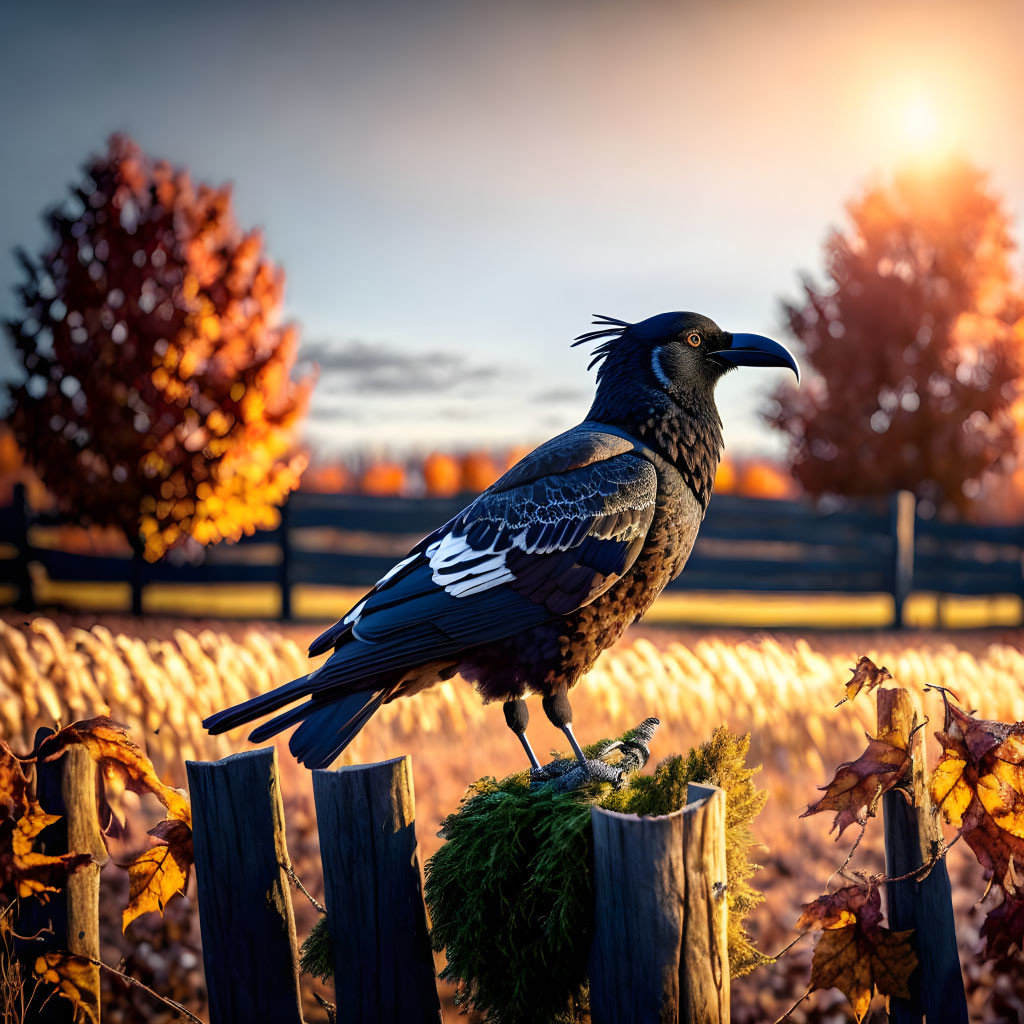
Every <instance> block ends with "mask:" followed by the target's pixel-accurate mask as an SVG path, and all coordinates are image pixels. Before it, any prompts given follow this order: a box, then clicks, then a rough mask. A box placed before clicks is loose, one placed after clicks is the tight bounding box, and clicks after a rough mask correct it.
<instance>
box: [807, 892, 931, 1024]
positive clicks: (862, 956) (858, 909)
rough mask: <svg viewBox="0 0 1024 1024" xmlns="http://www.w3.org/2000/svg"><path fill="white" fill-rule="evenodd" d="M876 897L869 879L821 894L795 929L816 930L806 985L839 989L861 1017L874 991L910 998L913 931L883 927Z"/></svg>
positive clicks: (878, 896) (861, 1017)
mask: <svg viewBox="0 0 1024 1024" xmlns="http://www.w3.org/2000/svg"><path fill="white" fill-rule="evenodd" d="M881 921H882V909H881V897H880V894H879V891H878V886H877V885H876V884H874V883H872V882H869V883H866V884H864V885H851V886H847V887H846V888H845V889H840V890H838V892H834V893H828V894H826V895H824V896H820V897H819V898H818V899H816V900H814V901H813V902H812V903H808V904H807V905H806V906H805V907H804V912H803V914H801V916H800V919H799V921H798V922H797V927H798V928H800V929H802V930H804V931H812V930H819V929H820V930H821V936H820V937H819V939H818V941H817V943H816V944H815V946H814V955H813V958H812V960H811V984H810V989H811V990H812V991H813V990H814V989H819V988H838V989H839V990H840V991H841V992H842V993H843V994H844V995H845V996H846V997H847V999H849V1000H850V1005H851V1006H852V1007H853V1012H854V1015H855V1017H856V1019H857V1021H861V1020H863V1019H864V1016H865V1015H866V1014H867V1011H868V1007H869V1005H870V1004H871V997H872V996H873V995H874V992H875V990H876V989H877V990H878V991H879V992H881V993H882V994H883V995H890V996H903V997H907V996H909V994H910V992H909V990H908V988H907V981H908V979H909V977H910V975H911V973H912V972H913V970H914V968H915V967H916V966H917V955H916V954H915V953H914V949H913V946H912V945H911V942H910V936H911V935H912V934H913V932H912V931H901V932H894V931H890V929H888V928H886V927H884V926H883V925H882V923H881Z"/></svg>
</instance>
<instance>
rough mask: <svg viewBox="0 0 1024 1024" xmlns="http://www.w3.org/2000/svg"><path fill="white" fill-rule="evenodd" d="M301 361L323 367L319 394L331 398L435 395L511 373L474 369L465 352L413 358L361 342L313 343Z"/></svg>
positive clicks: (480, 365) (305, 347) (400, 351)
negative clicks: (335, 395)
mask: <svg viewBox="0 0 1024 1024" xmlns="http://www.w3.org/2000/svg"><path fill="white" fill-rule="evenodd" d="M300 358H301V359H302V360H303V361H308V362H314V363H317V364H318V365H319V367H320V374H321V376H320V384H319V386H318V390H320V389H322V390H323V391H326V392H328V393H357V394H361V395H369V394H373V395H382V394H393V395H412V394H435V395H436V394H442V393H451V392H455V391H458V390H460V389H463V388H465V387H467V386H471V385H477V384H485V383H488V382H490V381H493V380H496V379H497V378H499V377H501V376H503V375H504V374H505V373H506V372H507V370H506V368H505V367H502V366H499V365H497V364H494V363H475V362H473V361H472V360H471V359H469V358H468V357H467V356H465V355H463V354H462V353H461V352H443V351H433V352H410V351H405V350H403V349H400V348H398V347H396V346H394V345H389V344H386V343H381V344H371V343H369V342H366V341H359V340H349V341H329V340H325V339H323V340H313V341H309V342H306V343H305V344H304V345H303V346H302V349H301V352H300Z"/></svg>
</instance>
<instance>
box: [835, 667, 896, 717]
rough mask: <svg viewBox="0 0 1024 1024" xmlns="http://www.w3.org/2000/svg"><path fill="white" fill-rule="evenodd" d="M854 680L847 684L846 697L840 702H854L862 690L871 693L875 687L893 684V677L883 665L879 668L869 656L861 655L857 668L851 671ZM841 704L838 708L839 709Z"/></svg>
mask: <svg viewBox="0 0 1024 1024" xmlns="http://www.w3.org/2000/svg"><path fill="white" fill-rule="evenodd" d="M850 671H851V672H852V673H853V678H852V679H851V680H850V681H849V682H848V683H847V684H846V696H845V697H844V698H843V700H841V701H840V702H839V704H842V703H844V702H845V701H848V700H853V698H854V697H856V696H857V694H858V693H860V691H861V690H866V692H867V693H870V692H871V691H872V690H873V689H875V687H877V686H882V685H883V684H884V683H888V682H892V675H891V673H890V672H889V670H888V669H887V668H886V667H885V666H884V665H883V666H882V667H881V668H879V667H878V666H877V665H876V664H875V663H874V662H873V661H872V660H871V659H870V658H869V657H868V656H867V655H861V657H860V658H859V659H858V661H857V665H856V667H855V668H852V669H850ZM839 704H837V705H836V707H839Z"/></svg>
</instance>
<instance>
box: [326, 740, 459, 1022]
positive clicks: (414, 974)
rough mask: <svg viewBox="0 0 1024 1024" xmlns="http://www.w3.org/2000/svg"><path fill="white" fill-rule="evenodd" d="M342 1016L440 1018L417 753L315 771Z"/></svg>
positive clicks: (373, 1019)
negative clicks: (415, 777)
mask: <svg viewBox="0 0 1024 1024" xmlns="http://www.w3.org/2000/svg"><path fill="white" fill-rule="evenodd" d="M313 797H314V800H315V801H316V818H317V828H318V829H319V832H320V858H321V861H322V862H323V871H324V901H325V903H326V904H327V922H328V927H329V928H330V932H331V945H332V948H333V954H334V991H335V1002H336V1004H337V1006H338V1019H339V1020H351V1021H359V1022H360V1024H424V1022H427V1021H430V1022H431V1024H437V1022H438V1021H440V1020H441V1005H440V1000H439V999H438V995H437V981H436V979H435V975H434V959H433V956H432V954H431V952H430V940H429V938H428V936H427V915H426V908H425V907H424V905H423V875H422V872H421V870H420V862H419V853H418V850H417V846H416V809H415V797H414V795H413V784H412V761H411V760H410V759H409V758H408V757H396V758H394V759H393V760H390V761H382V762H381V763H379V764H370V765H352V766H350V767H343V768H338V769H336V770H334V771H323V770H317V771H314V772H313Z"/></svg>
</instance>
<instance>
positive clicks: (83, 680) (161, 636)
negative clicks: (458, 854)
mask: <svg viewBox="0 0 1024 1024" xmlns="http://www.w3.org/2000/svg"><path fill="white" fill-rule="evenodd" d="M316 633H317V629H316V627H314V626H301V627H300V626H288V627H280V626H278V625H273V626H271V625H263V624H259V625H253V624H249V625H246V624H239V623H231V624H228V623H223V622H207V623H196V622H189V623H184V622H182V621H180V620H177V621H176V620H172V619H156V618H153V619H147V620H145V622H144V623H142V624H140V623H138V622H135V621H132V620H130V619H127V618H124V619H118V618H116V617H112V616H106V617H104V618H103V619H102V620H101V621H100V622H97V621H96V618H95V616H94V617H92V618H89V617H88V616H84V615H81V616H77V617H72V616H61V617H59V618H58V619H57V620H53V619H50V618H45V617H35V618H32V619H31V620H29V621H25V620H24V619H23V618H20V617H18V616H16V615H14V614H10V613H5V614H4V615H3V617H2V618H0V730H2V735H3V736H4V738H6V739H8V741H9V742H10V743H11V745H12V746H13V747H14V748H15V749H16V750H18V749H27V748H28V747H30V746H31V742H32V736H33V733H34V731H35V728H36V727H37V726H38V725H41V724H53V723H54V722H55V721H60V722H67V721H71V720H74V719H79V718H85V717H90V716H92V715H95V714H101V713H102V714H110V715H111V716H112V717H113V718H115V719H117V720H119V721H121V722H123V723H125V724H126V725H128V726H129V727H130V728H131V730H132V732H133V734H134V735H135V736H136V738H137V739H138V740H139V741H140V742H142V743H143V744H144V745H145V746H146V747H147V749H148V752H149V753H150V755H151V757H152V758H153V760H154V762H155V764H156V765H157V768H158V770H159V771H160V772H161V773H162V774H163V776H164V778H165V779H166V781H168V782H172V783H174V784H176V785H182V784H183V783H184V767H183V763H184V760H186V759H189V758H198V759H208V758H216V757H220V756H223V755H225V754H227V753H230V752H232V751H235V750H239V749H243V748H244V747H245V741H244V738H243V736H242V735H241V734H239V735H234V734H232V735H230V736H221V737H217V738H211V737H208V736H206V735H205V733H204V732H203V731H202V728H201V725H200V722H201V719H202V718H203V717H204V716H205V715H206V714H208V713H209V712H211V711H213V710H216V709H218V708H221V707H224V706H225V705H227V704H230V703H234V702H236V701H239V700H242V699H244V698H245V697H247V696H249V695H251V694H252V693H254V692H258V691H263V690H266V689H269V688H270V687H272V686H274V685H277V684H278V683H280V682H282V681H285V680H287V679H290V678H292V677H293V676H295V675H297V674H300V673H301V672H303V671H306V670H307V669H308V665H309V663H308V662H307V660H306V658H305V653H304V647H305V644H306V643H307V642H308V641H309V640H310V639H311V638H312V637H313V636H315V635H316ZM1022 640H1024V633H1022V632H1020V631H1013V630H1006V631H1003V632H997V631H991V630H990V631H985V632H970V631H965V632H958V633H956V634H948V633H946V634H944V633H937V632H911V633H907V634H902V635H900V634H894V633H891V632H875V633H871V632H865V633H818V634H816V635H813V636H812V637H811V638H809V639H808V638H803V637H799V636H795V635H789V634H785V633H780V634H774V635H769V634H753V633H750V632H741V631H729V630H721V629H719V630H716V631H714V632H705V631H703V630H696V629H691V630H679V629H672V630H668V629H665V630H661V629H658V628H652V627H647V628H635V629H634V630H633V631H631V632H630V633H629V634H628V635H627V637H626V638H625V639H624V640H623V642H621V643H620V644H619V645H618V647H616V648H615V649H614V650H612V651H610V652H608V654H606V655H605V657H604V658H603V659H602V661H601V662H600V663H599V665H598V666H597V667H596V669H595V670H594V671H593V672H591V674H590V675H589V676H588V677H587V678H586V679H585V680H584V681H583V682H582V683H581V684H580V686H579V687H578V688H577V690H576V691H575V697H574V701H573V704H574V710H575V711H576V726H577V732H578V734H579V735H580V736H581V737H582V738H583V739H584V740H585V741H590V740H593V739H596V738H597V737H599V736H604V735H609V734H611V733H615V732H618V731H621V730H622V728H623V727H625V726H628V725H632V724H635V723H636V722H637V721H639V720H640V719H642V718H644V717H645V716H647V715H649V714H655V715H658V716H659V717H660V718H661V720H662V723H663V726H662V729H661V730H660V732H659V733H658V735H657V737H656V740H655V746H654V750H653V751H652V753H653V754H654V756H655V758H660V757H663V756H667V755H668V754H671V753H675V752H678V751H685V750H686V749H687V748H688V747H690V746H691V745H693V744H695V743H697V742H700V741H701V740H703V739H705V738H706V737H707V736H709V735H710V733H711V732H712V730H713V729H714V728H715V727H716V726H718V725H719V724H721V723H725V724H727V725H728V726H730V727H731V728H732V729H734V730H736V731H741V732H747V731H749V732H750V733H751V737H752V744H751V757H752V758H753V759H754V760H755V761H756V762H759V763H762V764H763V765H764V771H763V773H762V776H761V783H762V785H764V786H765V787H766V788H767V789H768V791H769V794H770V799H769V802H768V805H767V807H766V809H765V811H764V812H763V814H762V816H761V818H760V819H759V822H758V828H757V831H758V835H759V838H760V839H761V841H762V842H763V844H764V849H763V850H762V851H761V857H760V859H761V862H762V863H763V864H764V870H763V871H762V872H761V873H760V874H759V875H758V876H757V877H756V878H755V884H757V885H758V886H759V887H760V888H761V889H762V890H763V891H764V892H765V893H766V896H767V900H766V903H765V904H764V906H763V907H761V908H760V910H759V911H758V912H757V913H756V914H755V916H754V918H753V921H752V930H753V932H754V934H755V937H756V938H757V940H758V941H759V943H760V945H761V947H762V948H763V949H764V950H765V951H766V952H769V953H771V952H775V951H777V950H778V949H781V948H782V947H783V946H785V945H786V944H787V943H788V942H789V940H790V939H791V938H792V937H793V932H792V925H793V922H794V921H795V920H796V917H797V916H798V913H799V906H800V904H801V903H803V902H806V901H807V900H810V899H811V898H813V897H814V896H816V895H817V894H818V893H820V892H821V891H822V889H823V887H824V886H825V883H826V881H827V879H828V877H829V875H830V874H831V872H832V871H833V870H834V869H835V868H836V867H838V866H839V864H840V863H841V862H842V860H843V857H844V856H845V852H846V849H847V847H846V845H840V846H837V845H836V844H834V843H833V842H832V840H831V839H830V838H829V837H828V836H827V832H828V828H829V825H830V824H831V821H830V820H829V816H828V815H819V816H816V817H814V818H807V819H800V818H799V817H798V815H799V813H800V812H801V811H802V810H803V809H804V808H805V807H806V805H807V803H808V802H809V801H810V800H812V799H814V798H815V793H816V789H815V787H817V786H820V785H822V784H823V783H824V782H825V781H827V779H828V778H829V777H830V776H831V773H832V771H833V770H834V768H835V766H836V765H837V764H838V763H839V762H841V761H844V760H848V759H852V758H854V757H856V756H857V755H858V754H859V753H860V751H861V749H862V748H863V745H864V739H863V733H864V731H865V730H867V729H870V728H871V727H872V726H873V717H874V705H873V703H872V702H871V701H870V699H864V698H861V699H860V700H858V701H855V702H853V703H852V704H845V705H843V706H842V707H839V708H836V707H834V705H835V703H836V701H837V700H839V698H840V697H841V696H842V693H843V685H842V684H843V683H844V682H845V681H846V680H847V679H848V678H849V669H850V667H851V666H852V665H853V664H854V662H855V661H856V659H857V657H858V656H859V655H860V654H867V655H869V656H870V657H871V658H872V659H873V660H875V661H876V662H877V663H878V664H884V665H886V666H887V667H888V668H889V670H890V671H891V672H892V674H893V676H894V677H895V679H896V681H897V682H898V683H900V684H901V685H904V686H907V687H910V688H913V689H920V688H922V687H924V686H925V685H927V684H932V683H937V684H940V685H942V686H946V687H950V688H951V689H953V690H954V691H955V692H956V693H957V694H958V695H959V697H960V698H961V702H962V704H963V705H964V706H965V707H970V708H976V709H977V710H978V711H979V713H980V714H981V715H982V716H983V717H987V718H998V719H1002V720H1009V721H1017V720H1020V719H1024V653H1022V651H1021V641H1022ZM925 700H926V702H927V701H929V700H932V701H934V703H931V704H928V703H926V707H928V708H930V710H931V712H932V713H933V715H934V716H935V717H936V718H937V716H938V715H939V713H940V709H939V707H938V702H937V700H936V699H934V698H929V697H928V696H927V695H926V697H925ZM538 712H539V708H538ZM530 733H531V739H532V740H533V743H534V745H535V747H537V748H538V749H539V750H545V749H549V748H553V747H556V746H558V745H559V743H558V740H559V739H560V738H561V737H560V734H558V733H556V731H555V730H554V729H553V728H551V727H550V726H549V725H548V723H547V722H546V721H545V720H544V718H543V715H542V714H540V713H537V714H535V715H534V719H533V723H532V724H531V730H530ZM403 753H408V754H411V755H412V758H413V766H414V773H415V785H416V791H417V797H418V799H417V812H418V819H419V828H418V834H419V839H420V844H421V847H422V851H423V854H424V856H429V855H430V854H431V853H432V852H433V851H434V850H435V849H436V847H437V845H438V842H439V840H438V839H437V838H436V835H435V833H436V831H437V825H438V823H439V821H440V820H441V818H442V817H443V815H444V814H446V813H447V812H448V811H450V810H452V809H454V807H455V806H456V805H457V803H458V800H459V798H460V796H461V795H462V792H463V790H464V788H465V785H466V784H467V783H468V782H469V781H471V780H474V779H476V778H478V777H479V776H481V775H488V774H490V775H497V776H499V777H500V776H502V775H504V774H507V773H509V772H511V771H514V770H518V769H520V768H521V767H522V760H523V759H522V752H521V750H520V748H519V744H518V743H517V742H516V741H515V738H514V737H513V736H512V735H511V733H510V732H509V731H508V730H507V728H506V727H505V724H504V720H503V716H502V715H501V712H500V709H499V708H497V707H484V706H482V705H481V704H480V703H479V701H478V699H477V698H476V696H475V694H474V693H473V692H472V690H471V689H470V688H469V687H468V686H466V684H464V683H462V682H460V681H459V680H452V681H450V682H447V683H443V684H440V685H438V686H436V687H434V688H433V689H432V690H430V691H427V692H426V693H424V694H421V695H419V696H417V697H415V698H413V699H411V700H408V701H405V702H399V703H397V704H395V705H390V706H386V707H385V708H384V709H382V711H381V712H380V713H379V714H378V715H377V716H376V717H375V718H374V720H373V721H372V722H371V724H370V725H369V726H368V727H367V728H366V729H365V730H364V732H363V733H362V734H360V736H359V737H358V739H357V740H356V742H355V743H354V744H353V746H352V747H351V748H350V749H349V750H348V751H347V752H346V758H347V759H348V760H349V761H360V762H362V761H375V760H380V759H382V758H386V757H392V756H396V755H398V754H403ZM281 761H282V766H283V768H282V770H283V788H284V791H285V795H286V800H287V803H288V827H289V836H288V838H289V846H290V848H291V852H292V857H293V860H294V861H295V863H296V866H297V870H298V871H299V874H300V876H301V877H303V879H304V880H305V881H306V883H307V885H308V886H309V887H310V888H311V889H312V890H313V891H314V893H316V892H317V891H318V890H319V878H318V874H319V871H318V863H317V857H316V845H315V842H316V839H315V823H314V821H313V817H312V813H311V806H312V802H311V800H310V795H309V779H308V774H307V773H305V772H304V771H302V770H300V769H298V768H297V766H295V765H294V763H293V762H292V761H291V759H290V757H289V756H288V754H287V750H286V748H284V747H283V748H282V751H281ZM136 799H137V798H135V797H134V796H133V795H132V794H123V795H122V796H121V798H120V800H121V806H122V809H123V810H124V811H125V812H126V813H127V814H128V815H129V817H131V816H132V814H133V812H134V810H135V801H136ZM880 831H881V830H880V828H877V829H875V830H874V832H872V830H870V829H869V832H868V838H867V839H866V840H865V842H864V844H863V845H862V849H861V850H860V851H858V855H857V857H858V859H857V860H855V862H854V866H858V865H859V866H863V867H869V868H877V867H879V866H880V863H881V862H880V847H879V844H880ZM140 835H141V833H140ZM950 871H951V875H952V878H953V883H954V889H955V892H956V904H957V913H958V927H959V931H960V943H961V952H962V956H963V960H964V963H965V965H966V976H967V981H968V987H969V991H970V1002H971V1007H972V1020H976V1021H993V1022H994V1021H1012V1020H1020V1019H1024V983H1022V976H1024V969H1022V966H1021V961H1020V960H1019V959H1017V960H1016V961H1015V962H1008V963H1004V964H994V965H993V964H982V963H980V962H979V961H978V960H977V958H976V956H975V951H976V949H977V948H978V936H977V928H978V926H979V925H980V921H981V919H982V917H983V914H984V910H985V908H984V907H980V908H979V907H976V906H974V904H975V902H976V901H977V900H978V898H979V897H980V896H981V894H982V885H981V882H980V874H979V872H978V870H977V868H976V865H974V864H973V862H972V860H971V857H970V855H969V852H967V851H964V849H963V844H960V845H959V846H958V847H956V848H954V850H953V851H952V852H951V854H950ZM123 885H124V882H123V879H122V878H120V877H119V876H118V874H117V872H116V870H112V869H109V868H108V869H107V870H106V872H105V877H104V886H105V887H106V888H105V890H104V891H105V893H106V894H107V896H108V898H109V903H110V912H109V918H110V927H109V929H108V930H107V934H106V937H105V941H106V946H107V948H106V950H105V955H106V956H107V957H108V958H109V959H110V960H112V961H113V962H116V961H117V960H118V959H120V958H121V957H122V956H124V957H125V958H126V966H127V969H128V970H129V972H135V973H136V974H137V975H138V976H139V977H141V978H142V979H143V980H144V981H147V983H149V984H152V985H154V987H156V988H158V989H159V990H161V991H165V992H167V994H169V995H172V996H174V998H177V999H181V1000H182V1001H184V1002H186V1003H187V1004H188V1005H189V1006H190V1007H192V1008H193V1009H195V1010H196V1011H197V1012H199V1013H200V1014H201V1015H202V1013H203V1011H204V1000H203V993H202V980H201V979H202V971H201V961H200V959H199V949H198V938H197V926H196V922H195V920H194V917H195V915H194V908H193V906H192V904H191V901H189V900H188V899H185V900H181V901H176V904H177V905H176V906H175V905H174V904H172V908H171V909H170V912H169V914H168V919H167V921H166V922H161V921H160V920H159V919H156V918H155V915H148V917H147V918H143V919H141V920H140V921H138V922H136V923H135V924H133V925H132V926H131V928H130V929H129V933H128V935H127V936H125V937H121V936H120V935H119V934H118V929H117V927H116V923H115V922H116V919H117V918H118V917H119V910H120V906H121V905H122V903H121V902H120V901H121V899H122V897H123ZM119 887H121V888H119ZM296 910H297V915H298V918H299V929H300V933H301V932H302V931H303V929H308V927H310V926H311V924H312V920H313V917H312V914H311V912H310V908H308V907H307V906H305V905H303V904H302V902H301V899H299V900H297V902H296ZM805 946H806V944H805V943H801V944H798V945H797V947H796V948H795V949H794V950H793V951H792V952H791V953H789V954H788V955H787V956H786V957H785V959H784V960H782V961H780V962H779V963H778V964H776V965H774V966H772V967H768V968H763V969H761V970H759V971H757V972H755V973H754V974H753V975H751V976H749V977H748V978H745V979H742V980H741V981H738V982H737V983H736V984H735V985H734V988H733V998H734V1020H736V1021H737V1022H741V1024H742V1022H760V1021H774V1020H775V1019H776V1018H777V1017H778V1016H779V1015H780V1014H781V1013H783V1012H784V1011H785V1010H786V1009H787V1008H788V1006H789V1005H790V1004H791V1003H792V1002H793V1001H795V1000H796V999H797V998H798V997H799V996H800V995H801V994H802V993H803V991H804V987H805V986H806V981H807V977H808V965H809V949H808V948H805ZM138 998H139V997H138V996H137V995H134V994H133V995H126V994H124V993H111V996H110V1005H109V1007H108V1012H107V1016H106V1018H105V1019H109V1020H111V1021H115V1022H116V1021H119V1020H123V1021H126V1022H127V1021H132V1020H137V1019H153V1020H157V1019H163V1018H160V1017H159V1016H153V1015H152V1014H153V1008H152V1007H151V1006H148V1005H146V1004H144V1003H141V1002H138ZM142 1014H145V1017H144V1018H143V1017H142V1016H140V1015H142ZM166 1019H169V1018H166ZM310 1019H311V1020H312V1019H318V1018H316V1017H315V1016H314V1015H313V1013H311V1014H310ZM791 1019H792V1020H794V1021H812V1020H813V1021H827V1022H835V1024H839V1022H841V1021H844V1020H846V1019H848V1018H847V1014H846V1010H845V1009H844V1004H843V1001H842V998H841V997H840V996H839V995H838V994H837V993H835V992H824V993H817V994H816V995H815V996H814V997H812V998H811V1000H809V1001H808V1002H807V1003H804V1004H803V1005H802V1006H801V1007H800V1008H799V1009H798V1010H797V1011H796V1012H795V1013H794V1014H793V1016H792V1018H791ZM881 1019H884V1016H883V1017H882V1018H881Z"/></svg>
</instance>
